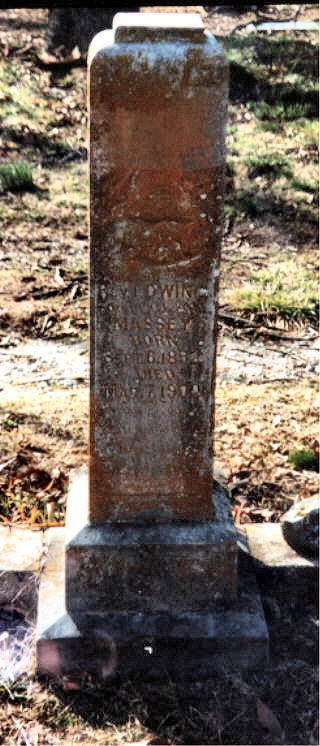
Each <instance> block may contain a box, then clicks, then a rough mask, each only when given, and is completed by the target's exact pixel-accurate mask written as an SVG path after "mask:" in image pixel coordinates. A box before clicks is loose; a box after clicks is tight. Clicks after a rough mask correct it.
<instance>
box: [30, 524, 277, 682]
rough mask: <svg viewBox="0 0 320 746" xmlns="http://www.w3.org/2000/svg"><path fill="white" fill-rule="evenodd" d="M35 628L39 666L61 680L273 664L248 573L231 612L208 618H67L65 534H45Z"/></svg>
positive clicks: (193, 674) (180, 674)
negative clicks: (43, 561)
mask: <svg viewBox="0 0 320 746" xmlns="http://www.w3.org/2000/svg"><path fill="white" fill-rule="evenodd" d="M47 540H48V542H49V545H48V560H47V565H46V569H45V571H44V573H43V575H42V579H41V584H40V593H39V609H38V625H37V669H38V672H39V673H45V674H49V675H53V676H55V677H57V676H58V677H63V676H73V675H76V676H79V675H82V674H84V673H85V674H90V675H91V676H96V677H98V678H102V679H104V678H106V677H108V676H109V675H110V674H116V675H117V674H118V675H120V676H124V675H133V674H135V673H137V672H141V673H142V674H143V675H144V676H146V678H148V679H150V678H158V677H159V676H171V677H173V678H178V679H179V678H184V677H186V678H194V679H196V678H201V677H208V676H210V675H211V674H212V673H213V672H214V671H215V670H216V669H217V668H219V667H220V668H221V667H222V666H234V667H236V668H238V669H248V668H249V669H258V668H261V667H263V666H264V665H266V663H267V661H268V630H267V627H266V623H265V618H264V613H263V608H262V604H261V600H260V595H259V591H258V588H257V585H256V582H255V579H254V576H253V575H252V574H251V573H250V572H248V571H247V570H246V571H244V572H243V573H242V574H241V577H240V579H239V592H238V597H237V600H236V602H235V603H233V604H232V606H231V607H230V608H229V609H224V610H223V609H222V610H220V611H218V610H217V611H215V612H210V613H197V612H185V613H182V612H181V613H177V614H145V613H133V612H131V613H130V612H117V613H113V614H112V613H109V614H102V613H97V612H94V611H93V610H92V611H91V612H88V613H86V614H85V613H74V614H72V615H71V614H69V613H68V612H67V610H66V606H65V572H64V568H65V551H64V536H63V531H62V529H50V531H48V532H47Z"/></svg>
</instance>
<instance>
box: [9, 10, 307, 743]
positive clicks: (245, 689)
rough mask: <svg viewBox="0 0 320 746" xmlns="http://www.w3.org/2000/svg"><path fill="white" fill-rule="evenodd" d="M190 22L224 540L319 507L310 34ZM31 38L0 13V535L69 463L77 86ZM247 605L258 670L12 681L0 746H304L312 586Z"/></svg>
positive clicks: (58, 500) (31, 19)
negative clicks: (214, 109) (214, 238)
mask: <svg viewBox="0 0 320 746" xmlns="http://www.w3.org/2000/svg"><path fill="white" fill-rule="evenodd" d="M270 7H271V6H270ZM165 9H166V10H167V9H168V6H167V7H166V8H165ZM192 9H193V10H194V9H196V10H199V11H200V12H201V14H202V16H203V18H204V20H205V23H206V25H207V27H208V29H209V30H210V31H212V32H213V33H214V34H215V35H216V36H217V37H218V39H219V40H220V43H221V45H222V46H223V48H224V49H225V52H226V53H227V55H228V58H229V60H230V72H231V80H230V109H229V128H228V142H227V146H228V152H227V169H226V170H227V185H226V187H227V189H226V203H225V214H226V220H225V237H224V248H223V255H222V277H221V288H220V291H221V292H220V322H219V324H220V345H219V355H218V360H217V369H218V378H217V390H216V401H217V407H216V427H215V468H217V469H219V470H222V471H223V473H224V476H225V479H226V484H227V487H228V490H229V495H230V500H231V503H232V508H233V514H234V519H235V523H236V525H237V526H238V528H239V530H240V531H241V530H242V527H243V525H244V524H245V523H248V522H263V521H271V522H275V521H279V519H280V517H281V515H282V513H283V512H285V511H286V510H287V509H288V508H289V507H290V505H292V504H293V503H294V502H295V501H297V500H300V499H303V498H306V497H309V496H312V495H313V494H315V493H316V492H317V490H318V474H317V472H318V454H319V444H318V440H317V438H318V429H317V420H318V417H317V408H316V394H317V377H316V358H317V344H318V338H317V282H316V281H317V259H318V250H317V248H318V242H317V235H316V226H317V203H318V194H317V182H316V180H317V158H318V151H317V120H318V114H317V107H316V86H317V81H318V70H317V47H316V36H315V35H314V34H313V33H312V32H304V33H302V32H299V33H292V32H290V33H288V32H281V33H277V34H276V33H273V34H272V35H267V34H262V33H260V34H257V33H250V34H249V33H248V32H247V31H245V30H244V29H241V28H240V29H239V30H237V31H235V32H234V33H233V34H232V33H231V32H232V30H233V29H234V28H235V27H236V26H239V25H243V26H245V25H246V24H247V23H248V22H250V21H252V20H255V18H254V16H253V14H252V13H247V14H246V15H244V14H242V15H241V17H240V18H239V17H235V16H230V15H227V14H223V13H221V12H219V13H218V12H211V13H209V12H208V13H206V12H205V11H204V10H203V8H202V7H200V6H199V8H197V7H196V8H194V7H193V8H192ZM179 10H183V8H182V7H180V8H179ZM267 12H268V11H267V10H266V13H267ZM288 12H289V11H288V10H284V9H283V8H282V9H281V8H280V6H277V8H276V9H274V13H277V14H278V16H279V17H280V16H281V17H283V14H285V13H288ZM291 12H292V10H291ZM305 18H306V19H308V20H310V19H312V18H313V19H316V9H315V8H314V7H313V8H312V6H308V5H305V6H302V11H301V15H300V17H299V20H304V19H305ZM45 29H46V11H45V10H43V9H32V10H31V9H27V10H23V9H6V10H3V9H2V10H0V79H1V88H0V105H1V121H0V215H1V221H2V226H3V230H2V236H1V244H0V285H1V299H2V302H1V309H0V371H1V381H0V386H1V388H2V391H1V405H0V452H1V456H0V519H1V521H2V522H3V523H4V524H6V523H12V524H23V525H29V526H33V527H34V528H35V530H36V529H40V528H41V527H45V526H46V525H60V524H62V523H63V520H64V510H65V500H66V490H67V483H68V475H69V473H70V470H71V469H72V468H74V467H77V466H79V465H81V464H83V463H84V462H85V461H86V458H87V399H88V377H87V322H88V318H87V314H88V311H87V303H88V239H87V194H88V183H87V151H86V71H85V67H84V66H83V65H82V64H81V60H78V59H76V58H75V59H74V60H73V61H71V62H69V63H63V61H61V62H60V63H59V62H58V63H55V62H54V61H50V59H49V58H47V57H45V55H44V54H43V43H44V35H45ZM261 589H262V597H263V602H264V606H265V612H266V616H267V621H268V624H269V631H270V637H271V658H270V665H269V667H268V669H267V670H266V671H263V672H259V673H254V674H253V673H248V674H241V675H240V674H238V673H236V672H231V671H225V672H220V673H217V672H216V673H215V675H214V676H213V677H212V679H210V680H209V681H205V682H203V681H202V682H196V681H195V682H194V683H192V684H188V685H186V686H183V685H182V684H177V683H175V682H173V681H169V682H159V683H158V682H157V683H156V684H151V683H148V684H146V683H145V682H143V681H142V680H137V681H130V682H123V683H122V684H121V686H118V685H117V686H115V685H114V684H113V683H112V681H110V683H107V684H106V685H105V686H104V687H101V688H100V689H98V690H97V689H93V688H92V687H90V682H89V681H86V682H84V683H83V682H82V683H83V689H79V690H77V689H72V690H71V689H68V688H67V689H64V688H63V682H60V683H55V684H53V683H50V682H46V681H44V680H42V681H36V680H35V679H33V678H32V677H31V676H25V677H21V678H20V679H18V681H16V682H15V683H12V682H6V683H5V684H0V701H1V707H2V710H1V712H0V743H1V742H2V743H5V744H9V743H21V744H23V743H32V744H33V743H39V744H40V743H43V744H45V743H48V744H55V743H64V744H68V743H70V744H71V743H81V744H86V743H101V744H103V743H108V744H113V743H114V744H125V743H131V742H138V743H141V744H142V743H143V744H148V743H150V744H151V743H154V744H156V743H159V744H160V743H163V744H165V743H168V744H188V743H190V744H191V743H193V744H200V743H201V744H204V743H208V744H209V743H210V744H211V743H212V744H213V743H221V744H232V743H233V744H236V743H238V744H239V743H243V744H249V743H252V744H254V743H255V744H258V743H260V744H275V743H286V744H289V743H291V744H307V743H317V742H318V740H317V733H316V705H315V690H316V676H315V673H314V661H315V655H316V653H315V648H316V624H315V618H316V611H317V609H316V606H315V601H314V594H313V589H312V588H311V586H310V587H308V585H305V586H304V585H302V586H301V587H300V586H299V588H293V587H284V586H283V585H282V584H281V582H279V579H277V578H275V577H273V578H268V579H264V580H261ZM1 739H2V740H1ZM36 739H38V740H36Z"/></svg>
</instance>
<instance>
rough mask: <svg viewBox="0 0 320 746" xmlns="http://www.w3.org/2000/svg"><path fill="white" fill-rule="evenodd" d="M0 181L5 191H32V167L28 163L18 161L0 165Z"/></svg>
mask: <svg viewBox="0 0 320 746" xmlns="http://www.w3.org/2000/svg"><path fill="white" fill-rule="evenodd" d="M0 182H1V185H2V189H3V191H5V192H24V191H34V190H35V189H36V185H35V183H34V181H33V167H32V166H31V164H30V163H26V162H24V161H19V162H17V163H14V164H13V165H11V164H10V163H6V164H3V165H0Z"/></svg>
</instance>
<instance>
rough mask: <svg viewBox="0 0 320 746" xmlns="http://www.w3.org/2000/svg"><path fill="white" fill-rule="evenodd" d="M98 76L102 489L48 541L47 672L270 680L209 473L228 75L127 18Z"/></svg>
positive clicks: (182, 37) (94, 280)
mask: <svg viewBox="0 0 320 746" xmlns="http://www.w3.org/2000/svg"><path fill="white" fill-rule="evenodd" d="M89 68H90V72H89V101H90V104H89V105H90V179H91V181H90V231H91V243H90V245H91V254H90V303H91V326H90V458H89V478H87V474H86V470H82V471H81V472H80V473H77V474H76V475H75V476H74V479H73V481H72V484H71V486H70V491H69V496H68V512H67V525H66V536H65V545H64V544H63V542H62V540H61V534H59V535H58V533H57V532H56V533H54V532H53V533H52V532H51V534H50V533H49V559H48V562H47V569H46V571H45V573H44V576H43V579H42V583H41V588H40V602H39V617H38V669H39V670H40V671H46V672H49V673H54V674H55V675H57V673H59V674H60V675H61V674H63V673H64V674H68V672H70V671H73V670H74V669H77V668H78V669H80V670H83V669H84V670H90V671H92V672H94V673H97V674H98V675H102V676H107V675H109V674H110V672H111V671H112V670H113V668H116V670H117V671H118V672H119V673H127V672H133V671H136V670H139V669H141V670H142V671H144V672H145V673H146V674H148V675H154V676H158V675H159V674H160V672H168V671H170V672H171V673H172V672H177V671H179V672H181V673H182V675H189V674H193V675H194V674H196V675H207V674H208V673H209V674H210V671H212V668H213V667H216V666H217V665H218V664H219V662H220V663H225V662H226V661H228V660H231V661H232V662H233V663H236V664H237V665H239V666H244V667H247V666H250V665H252V664H255V665H257V664H258V665H259V663H263V662H265V661H266V657H267V630H266V627H265V623H264V618H263V612H262V607H261V604H260V600H259V596H258V593H257V591H256V587H255V585H254V581H252V579H249V580H248V579H247V580H246V583H245V585H244V586H243V588H242V591H241V593H240V592H239V583H240V586H241V582H242V585H243V581H241V580H239V577H238V575H239V574H238V546H237V535H236V531H235V529H234V527H233V524H232V520H231V516H230V511H229V504H228V498H227V496H226V493H225V490H224V489H223V488H222V487H221V486H220V485H219V484H218V483H217V482H214V480H213V464H212V456H213V426H214V384H215V349H216V336H217V331H216V329H217V323H216V322H217V295H218V279H219V259H220V245H221V236H222V229H223V164H224V157H225V144H224V143H225V126H226V106H227V88H228V69H227V63H226V60H225V57H224V55H223V53H222V52H221V50H220V49H219V47H218V45H217V43H216V41H215V39H214V38H213V37H212V36H211V35H210V34H208V33H206V32H205V30H204V27H203V24H202V21H201V19H200V17H199V16H198V15H196V14H194V13H178V14H171V13H143V14H134V13H133V14H126V13H119V14H117V15H116V16H115V19H114V23H113V30H109V31H103V32H101V33H99V34H98V35H97V36H96V37H95V38H94V40H93V42H92V44H91V48H90V52H89ZM64 564H65V577H64ZM59 578H60V580H59ZM53 588H55V590H53ZM58 589H59V590H58ZM244 599H245V600H244ZM98 651H99V652H98ZM116 660H117V664H116V663H115V661H116Z"/></svg>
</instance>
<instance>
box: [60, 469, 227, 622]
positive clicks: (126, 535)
mask: <svg viewBox="0 0 320 746" xmlns="http://www.w3.org/2000/svg"><path fill="white" fill-rule="evenodd" d="M213 503H214V506H215V512H214V519H213V520H212V521H210V522H205V521H202V522H200V521H197V522H195V521H193V522H182V521H175V522H170V523H160V524H157V523H151V524H143V523H140V524H139V522H137V523H136V524H135V525H132V524H123V523H118V524H117V523H115V522H113V523H102V524H99V525H92V524H90V523H88V519H87V516H88V512H89V505H88V478H87V472H86V470H85V469H84V468H83V469H80V470H79V471H77V472H75V473H74V475H73V478H72V480H71V485H70V490H69V495H68V510H67V522H66V599H67V600H66V605H67V609H68V611H70V612H71V613H73V612H79V613H81V612H87V611H88V609H94V610H95V611H96V612H103V613H106V612H108V613H110V612H114V610H116V611H117V612H133V611H134V612H143V613H147V612H148V613H151V614H153V613H159V612H166V613H167V612H169V613H170V612H172V611H174V613H178V612H181V611H183V612H185V611H193V612H195V611H203V610H205V611H211V610H213V609H214V608H216V606H217V602H219V601H221V600H223V601H224V602H227V601H230V600H232V599H235V597H236V593H237V555H238V549H237V535H236V531H235V529H234V526H233V523H232V518H231V513H230V506H229V501H228V498H227V497H226V493H225V490H224V489H223V488H222V487H221V486H220V485H219V484H218V483H215V485H214V495H213Z"/></svg>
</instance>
